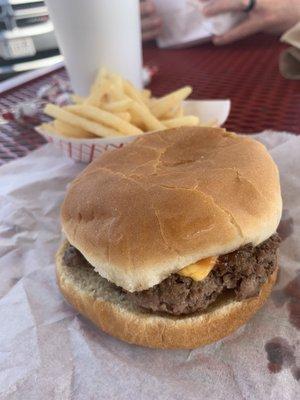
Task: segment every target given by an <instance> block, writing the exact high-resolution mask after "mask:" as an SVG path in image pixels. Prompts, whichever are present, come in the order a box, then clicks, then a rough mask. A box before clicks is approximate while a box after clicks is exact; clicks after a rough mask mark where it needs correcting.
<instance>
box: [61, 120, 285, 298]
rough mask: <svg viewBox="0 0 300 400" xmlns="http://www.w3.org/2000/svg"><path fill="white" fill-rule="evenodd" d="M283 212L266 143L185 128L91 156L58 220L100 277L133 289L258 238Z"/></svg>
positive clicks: (270, 230) (211, 130)
mask: <svg viewBox="0 0 300 400" xmlns="http://www.w3.org/2000/svg"><path fill="white" fill-rule="evenodd" d="M281 210H282V201H281V195H280V185H279V175H278V170H277V167H276V165H275V163H274V162H273V160H272V158H271V156H270V155H269V154H268V152H267V150H266V149H265V147H264V146H263V145H262V144H261V143H259V142H257V141H255V140H253V139H251V138H248V137H244V136H238V135H236V134H233V133H229V132H226V131H225V130H223V129H221V128H200V127H193V128H191V127H183V128H176V129H169V130H166V131H163V132H155V133H152V134H148V135H144V136H141V137H139V138H137V139H136V140H135V141H134V142H132V143H130V144H128V145H127V146H125V147H123V148H122V149H119V150H115V151H112V152H107V153H105V154H104V155H103V156H101V157H100V158H98V159H97V160H95V161H94V162H92V163H91V164H90V165H89V166H88V167H87V168H86V169H85V170H84V171H83V172H82V173H81V174H80V175H79V176H78V177H77V179H75V180H74V181H73V182H72V184H71V186H70V188H69V190H68V192H67V195H66V198H65V200H64V203H63V206H62V212H61V219H62V226H63V231H64V232H65V234H66V236H67V239H68V240H69V242H70V243H71V244H73V245H74V246H75V247H76V248H77V249H79V251H80V252H81V253H82V254H83V255H84V256H85V258H86V259H87V260H88V261H89V262H90V263H91V264H92V265H93V266H94V267H95V270H96V271H98V272H99V274H100V275H101V276H103V277H104V278H106V279H108V280H110V281H111V282H113V283H115V284H116V285H118V286H121V287H123V288H124V289H126V290H129V291H136V290H143V289H146V288H149V287H152V286H154V285H155V284H157V283H159V282H161V281H162V280H163V279H165V278H166V277H167V276H168V275H170V274H171V273H174V272H176V271H178V270H180V269H181V268H183V267H184V266H186V265H188V264H191V263H193V262H196V261H197V260H200V259H202V258H205V257H209V256H213V255H220V254H224V253H228V252H230V251H233V250H236V249H237V248H239V247H240V246H242V245H244V244H247V243H252V244H253V245H254V246H256V245H258V244H259V243H261V242H263V241H264V240H266V239H267V238H268V237H270V236H271V235H272V234H273V233H274V232H275V230H276V228H277V226H278V223H279V220H280V217H281Z"/></svg>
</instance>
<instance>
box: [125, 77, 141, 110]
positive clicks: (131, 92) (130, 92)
mask: <svg viewBox="0 0 300 400" xmlns="http://www.w3.org/2000/svg"><path fill="white" fill-rule="evenodd" d="M124 92H125V94H127V96H128V97H130V98H131V99H132V100H135V101H136V102H137V103H140V104H145V102H144V99H143V96H142V94H141V92H139V91H138V90H137V89H136V88H135V87H134V86H133V85H132V84H131V83H130V82H129V81H125V80H124Z"/></svg>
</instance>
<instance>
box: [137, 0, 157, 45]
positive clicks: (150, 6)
mask: <svg viewBox="0 0 300 400" xmlns="http://www.w3.org/2000/svg"><path fill="white" fill-rule="evenodd" d="M140 8H141V25H142V38H143V41H147V40H153V39H155V38H156V37H157V36H158V35H159V32H160V30H161V24H162V21H161V18H160V17H159V15H158V14H157V12H156V9H155V5H154V3H153V1H151V0H142V1H141V2H140Z"/></svg>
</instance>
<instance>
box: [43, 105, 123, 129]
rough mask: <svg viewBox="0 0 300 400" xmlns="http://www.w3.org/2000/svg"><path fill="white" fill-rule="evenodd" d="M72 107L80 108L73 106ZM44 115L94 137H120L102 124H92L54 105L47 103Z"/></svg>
mask: <svg viewBox="0 0 300 400" xmlns="http://www.w3.org/2000/svg"><path fill="white" fill-rule="evenodd" d="M70 107H71V106H70ZM73 107H80V106H73ZM44 113H45V114H47V115H49V116H50V117H52V118H56V119H58V120H60V121H63V122H66V123H67V124H70V125H72V126H78V127H80V128H82V129H84V130H86V131H88V132H90V133H93V134H95V135H96V136H100V137H109V136H120V132H118V131H116V130H114V129H110V128H108V127H106V126H104V125H102V124H99V123H95V122H92V121H90V120H88V119H86V118H82V117H80V116H78V115H76V114H73V113H71V112H69V111H67V110H65V109H62V108H60V107H58V106H56V105H55V104H50V103H48V104H47V105H46V107H45V108H44Z"/></svg>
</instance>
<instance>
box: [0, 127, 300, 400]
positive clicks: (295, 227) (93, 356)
mask: <svg viewBox="0 0 300 400" xmlns="http://www.w3.org/2000/svg"><path fill="white" fill-rule="evenodd" d="M258 137H259V139H260V140H262V141H263V142H264V143H266V144H267V146H268V147H269V148H270V149H271V154H272V156H273V157H274V159H275V161H276V162H277V164H278V166H279V169H280V172H281V182H282V193H283V198H284V209H285V211H284V216H283V224H282V226H281V231H282V234H283V237H284V241H283V243H282V245H281V253H280V266H281V273H280V279H279V283H278V285H277V287H276V288H275V292H274V295H273V296H272V298H270V299H269V300H268V302H267V304H266V305H265V306H264V307H263V309H262V310H260V311H259V312H258V314H257V315H256V316H255V317H254V318H253V319H252V320H251V321H250V322H249V323H248V324H247V325H246V326H244V327H242V328H240V329H239V330H238V331H237V332H236V333H234V334H233V335H231V336H229V337H227V338H225V339H224V340H221V341H219V342H217V343H215V344H213V345H210V346H206V347H204V348H199V349H196V350H193V351H186V350H182V351H180V350H176V351H174V350H170V351H169V350H168V351H167V350H164V351H163V350H151V349H146V348H142V347H137V346H134V345H129V344H126V343H123V342H121V341H119V340H117V339H114V338H112V337H110V336H108V335H106V334H105V333H103V332H101V331H99V330H98V329H96V328H94V327H93V325H92V324H91V323H90V322H88V321H87V320H86V319H84V318H83V317H81V316H79V315H78V314H77V313H76V312H75V311H74V309H73V308H72V307H71V306H69V305H68V304H67V303H66V302H65V301H64V299H63V297H62V295H61V294H60V292H59V290H58V288H57V285H56V280H55V268H54V259H53V258H54V253H55V251H56V249H57V246H58V244H59V240H60V226H59V206H60V204H61V202H62V199H63V196H64V192H65V189H66V187H67V184H68V182H70V181H71V180H72V179H73V178H74V177H75V176H76V175H77V174H78V172H79V171H80V170H81V169H82V168H83V165H81V164H76V163H74V162H73V161H71V160H69V159H66V158H64V157H62V156H61V153H60V151H59V150H58V149H55V148H54V147H53V146H52V145H50V144H48V145H45V146H44V147H42V148H41V149H39V150H37V151H35V152H33V153H31V154H30V155H29V156H27V157H25V158H22V159H19V160H17V161H14V162H11V163H9V164H7V165H4V166H2V167H1V168H0V277H1V279H0V310H1V314H0V315H1V324H0V399H9V400H13V399H22V400H30V399H46V400H47V399H59V400H61V399H76V400H77V399H78V400H79V399H80V400H82V399H153V400H154V399H155V400H156V399H160V400H164V399H172V400H173V399H178V400H179V399H180V400H181V399H185V400H190V399H193V400H194V399H218V400H220V399H255V400H260V399H274V400H277V399H281V400H282V399H296V398H299V397H298V396H299V394H300V381H299V380H297V379H299V375H300V358H299V356H300V349H299V343H300V337H299V330H297V329H296V327H295V325H297V321H298V324H299V307H298V314H297V313H296V315H295V313H294V315H293V316H292V321H290V320H289V318H290V316H289V310H290V309H292V308H293V307H292V306H291V303H292V301H294V300H295V302H297V301H298V306H299V296H300V294H299V286H298V289H297V286H295V285H294V286H295V290H294V294H293V296H294V297H290V298H287V297H286V298H284V292H283V291H282V290H281V289H282V288H284V287H285V286H286V285H287V284H288V283H289V282H290V281H291V280H293V279H294V278H295V277H296V274H297V272H299V261H300V246H299V237H300V164H299V160H300V137H295V136H292V135H288V134H283V133H281V134H280V133H270V132H268V133H263V134H260V135H259V136H258ZM297 298H298V300H297ZM295 307H297V303H295V304H294V308H295ZM297 315H298V320H297ZM291 322H292V323H291ZM274 337H276V338H277V339H275V342H276V340H277V341H278V340H279V341H281V342H283V343H285V344H286V346H288V347H289V349H290V350H289V351H290V353H286V352H285V353H284V352H281V353H280V354H281V355H280V354H279V355H278V356H277V358H276V354H277V353H276V352H275V356H274V351H273V364H272V365H269V366H268V362H269V361H268V358H267V352H266V350H265V345H266V343H267V342H269V341H270V340H272V339H274ZM278 338H280V339H278ZM278 351H279V352H280V349H279V350H278ZM274 357H275V364H274ZM276 363H277V364H276ZM270 370H271V371H272V372H271V371H270Z"/></svg>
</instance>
